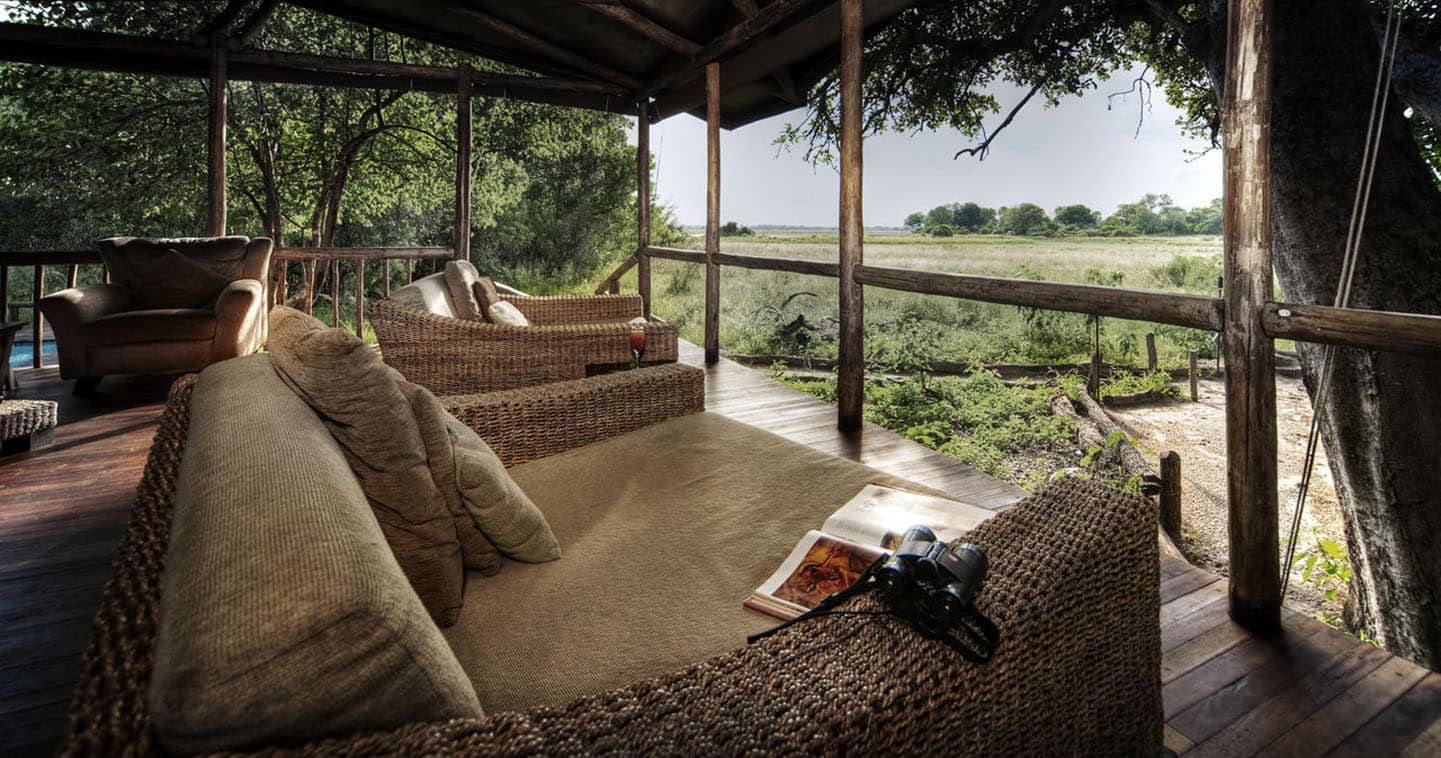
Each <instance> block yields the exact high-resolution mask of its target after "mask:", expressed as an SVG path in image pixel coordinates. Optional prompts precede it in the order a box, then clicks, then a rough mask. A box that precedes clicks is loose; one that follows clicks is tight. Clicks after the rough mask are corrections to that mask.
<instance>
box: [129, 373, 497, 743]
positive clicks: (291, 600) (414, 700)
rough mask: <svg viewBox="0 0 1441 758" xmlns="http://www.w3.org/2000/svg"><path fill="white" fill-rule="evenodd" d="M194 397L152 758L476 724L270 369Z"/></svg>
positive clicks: (452, 663)
mask: <svg viewBox="0 0 1441 758" xmlns="http://www.w3.org/2000/svg"><path fill="white" fill-rule="evenodd" d="M194 393H195V394H194V399H193V401H192V403H191V407H190V435H189V439H188V440H187V441H186V447H185V453H184V457H183V463H182V464H181V468H180V473H179V478H178V484H177V488H176V490H177V491H176V504H175V517H174V524H173V526H172V531H171V537H170V544H169V549H168V551H167V553H166V557H165V565H166V571H165V573H164V574H163V579H162V582H161V589H160V597H161V603H160V611H159V624H158V626H159V628H158V630H157V635H156V642H155V668H154V672H153V675H152V679H151V684H150V687H149V690H148V692H149V707H150V712H151V716H152V718H153V721H154V724H155V729H156V733H157V735H158V736H159V737H160V740H161V742H162V744H164V745H165V746H166V747H167V748H169V749H171V750H175V751H202V750H217V749H230V748H239V747H244V746H259V745H271V744H277V743H285V742H289V741H294V740H300V739H306V738H311V737H314V736H317V735H327V734H329V735H335V736H340V735H349V734H353V733H356V732H367V731H372V730H377V729H385V728H389V727H393V726H397V725H399V724H402V723H406V722H411V721H426V720H441V719H446V718H454V717H465V716H479V715H480V714H481V709H480V706H479V704H478V703H477V702H476V697H475V693H474V691H473V690H472V689H471V687H470V685H469V682H468V681H467V679H466V677H465V674H464V672H463V671H462V670H461V668H460V665H459V664H458V663H457V662H456V658H455V656H454V654H453V653H452V652H451V650H450V649H449V647H447V645H446V643H445V640H444V638H443V637H442V636H441V635H440V632H439V630H438V629H437V628H436V626H435V624H434V623H432V622H431V620H430V616H429V614H427V613H426V610H425V607H424V606H423V605H422V604H421V602H420V599H419V598H418V597H417V596H416V594H415V592H414V591H413V590H412V589H411V587H410V585H409V583H408V582H407V581H406V578H405V575H404V574H403V573H402V572H401V570H400V566H399V565H398V564H397V563H396V561H395V558H394V557H393V556H392V554H391V551H390V548H389V547H388V546H387V545H386V542H385V537H384V536H383V535H382V534H381V531H380V527H379V525H378V524H377V523H376V520H375V516H374V515H373V514H372V512H371V507H370V504H369V503H368V502H367V501H366V498H365V495H364V494H363V493H362V492H361V490H360V485H359V483H358V482H357V481H356V479H355V476H354V475H353V474H352V473H351V471H350V466H349V465H348V464H347V463H346V459H345V456H344V454H343V453H342V452H341V450H340V447H339V446H338V445H337V444H336V443H335V441H334V439H332V437H331V435H330V433H329V431H327V429H326V428H325V425H324V424H323V423H322V422H321V420H320V419H319V418H317V417H316V416H315V414H313V413H312V412H311V411H310V408H309V407H307V406H306V404H305V402H304V401H302V400H301V399H300V398H298V397H297V396H296V395H295V394H294V393H292V392H291V391H290V389H289V388H288V387H286V385H285V384H284V383H283V382H282V381H281V380H280V378H279V377H278V376H276V373H275V371H274V370H273V368H272V367H271V362H270V357H269V356H267V355H257V356H251V357H246V358H236V359H233V360H230V361H225V362H223V363H219V364H216V365H214V366H211V367H210V368H208V369H206V370H205V371H204V372H203V373H202V374H201V375H200V378H199V380H198V381H197V383H196V386H195V390H194Z"/></svg>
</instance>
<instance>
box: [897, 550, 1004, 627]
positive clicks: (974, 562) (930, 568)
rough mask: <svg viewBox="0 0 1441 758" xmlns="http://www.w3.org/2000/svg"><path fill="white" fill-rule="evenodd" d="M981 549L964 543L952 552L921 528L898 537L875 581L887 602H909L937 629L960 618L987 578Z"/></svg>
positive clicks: (985, 562) (954, 623) (973, 600)
mask: <svg viewBox="0 0 1441 758" xmlns="http://www.w3.org/2000/svg"><path fill="white" fill-rule="evenodd" d="M986 565H987V560H986V552H985V550H982V549H981V547H980V546H979V545H973V544H970V543H966V544H964V545H960V546H959V547H957V548H956V549H954V550H952V549H951V548H950V547H949V546H948V545H946V543H944V542H942V541H940V540H939V539H938V538H937V537H936V533H935V532H933V531H931V530H930V529H928V528H926V527H924V526H913V527H911V528H910V529H907V530H906V532H905V534H903V535H902V536H901V542H900V545H898V546H897V547H896V550H895V552H893V553H891V555H890V556H889V557H887V558H886V559H884V560H883V561H882V562H881V564H880V566H879V567H877V569H876V583H877V584H878V585H879V586H880V589H881V592H883V593H884V594H885V595H887V596H888V597H889V598H890V599H891V600H892V602H897V603H905V604H908V605H911V606H913V607H914V608H915V610H916V611H918V612H919V613H921V614H922V615H923V616H925V617H927V619H928V620H929V621H930V622H931V623H933V624H935V625H937V626H939V627H941V628H949V627H952V626H954V625H956V624H957V623H959V622H960V620H961V617H962V615H963V614H964V613H965V611H966V610H967V609H968V608H970V607H971V604H972V603H973V602H975V599H976V594H977V593H979V592H980V589H981V583H982V582H984V581H985V580H986Z"/></svg>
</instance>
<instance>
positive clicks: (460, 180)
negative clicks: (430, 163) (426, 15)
mask: <svg viewBox="0 0 1441 758" xmlns="http://www.w3.org/2000/svg"><path fill="white" fill-rule="evenodd" d="M456 81H457V82H458V85H457V87H456V93H455V259H456V260H458V261H468V260H470V182H471V172H470V150H471V145H470V142H471V135H470V132H471V113H470V96H471V94H472V92H473V91H474V89H475V72H474V70H472V69H471V67H470V64H468V63H462V64H461V65H460V71H459V75H458V76H457V77H456Z"/></svg>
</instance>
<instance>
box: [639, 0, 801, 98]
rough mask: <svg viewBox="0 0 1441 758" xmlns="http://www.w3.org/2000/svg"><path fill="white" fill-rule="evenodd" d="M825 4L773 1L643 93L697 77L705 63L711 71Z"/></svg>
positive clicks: (672, 68) (661, 75) (649, 84)
mask: <svg viewBox="0 0 1441 758" xmlns="http://www.w3.org/2000/svg"><path fill="white" fill-rule="evenodd" d="M822 4H823V3H822V2H821V0H772V1H771V3H770V4H769V5H767V6H765V7H764V8H761V9H759V10H758V11H757V12H756V13H753V14H751V15H749V16H746V18H745V20H743V21H741V22H740V23H739V24H736V25H735V26H732V27H731V28H730V29H728V30H726V31H725V32H724V33H723V34H721V35H720V36H719V37H716V38H715V39H714V40H711V41H710V43H708V44H707V45H706V46H705V47H703V48H701V49H700V50H699V51H697V52H696V53H695V54H693V55H691V56H689V57H687V58H685V59H683V60H681V61H678V62H677V63H676V64H675V65H672V66H670V67H668V68H666V69H665V70H664V71H662V72H661V73H659V74H657V75H656V76H655V77H654V78H653V79H651V81H649V82H647V83H646V84H645V87H644V89H643V90H642V93H643V94H645V95H654V94H655V93H657V92H660V91H661V90H665V89H669V88H671V87H672V86H674V85H676V84H679V83H681V82H685V81H689V80H691V79H694V78H695V77H696V76H697V75H698V74H699V73H700V69H701V67H702V66H705V67H706V69H707V71H709V69H710V66H711V65H713V64H714V63H715V61H718V60H720V59H721V58H723V57H725V56H726V54H728V53H730V52H732V51H734V50H736V49H738V48H740V47H741V46H743V45H745V44H746V43H748V42H750V41H751V40H753V39H755V38H756V37H758V36H760V35H761V34H764V33H765V32H767V31H769V30H770V29H772V28H773V27H776V26H779V25H780V24H782V23H785V22H786V21H790V20H792V19H794V18H795V17H797V16H799V15H800V14H802V13H804V12H807V11H812V10H816V9H818V8H819V7H820V6H821V5H822ZM707 75H708V74H707Z"/></svg>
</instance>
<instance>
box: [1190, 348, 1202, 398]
mask: <svg viewBox="0 0 1441 758" xmlns="http://www.w3.org/2000/svg"><path fill="white" fill-rule="evenodd" d="M1187 352H1188V353H1189V354H1190V355H1189V356H1188V357H1189V358H1190V360H1191V370H1190V375H1191V402H1193V403H1194V402H1196V401H1197V400H1200V399H1201V382H1200V379H1201V367H1200V366H1199V365H1198V363H1197V361H1196V357H1197V356H1196V351H1195V350H1189V351H1187Z"/></svg>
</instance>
